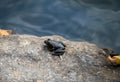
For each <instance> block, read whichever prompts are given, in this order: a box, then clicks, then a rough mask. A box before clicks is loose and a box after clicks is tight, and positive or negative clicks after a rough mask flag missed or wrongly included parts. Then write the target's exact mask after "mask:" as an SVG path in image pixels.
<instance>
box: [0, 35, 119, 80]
mask: <svg viewBox="0 0 120 82" xmlns="http://www.w3.org/2000/svg"><path fill="white" fill-rule="evenodd" d="M48 38H50V39H52V40H57V41H62V42H63V43H64V44H66V52H65V53H64V54H63V55H62V56H60V57H58V56H53V55H51V52H49V51H48V50H47V49H45V48H44V46H45V44H44V40H46V39H48ZM105 55H106V54H105V52H104V51H102V49H100V48H99V47H97V46H96V45H95V44H90V43H87V42H74V41H69V40H66V39H64V38H62V37H60V36H44V37H37V36H32V35H12V36H8V37H0V82H119V81H120V70H119V67H114V66H110V64H109V63H108V62H106V56H105Z"/></svg>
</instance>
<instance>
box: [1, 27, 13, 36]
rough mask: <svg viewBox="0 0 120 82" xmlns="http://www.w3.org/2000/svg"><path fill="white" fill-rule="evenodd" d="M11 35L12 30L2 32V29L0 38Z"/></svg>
mask: <svg viewBox="0 0 120 82" xmlns="http://www.w3.org/2000/svg"><path fill="white" fill-rule="evenodd" d="M11 34H13V31H12V30H2V29H0V36H9V35H11Z"/></svg>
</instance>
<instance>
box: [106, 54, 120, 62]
mask: <svg viewBox="0 0 120 82" xmlns="http://www.w3.org/2000/svg"><path fill="white" fill-rule="evenodd" d="M107 61H108V62H112V63H116V64H120V55H118V56H113V57H110V56H108V58H107Z"/></svg>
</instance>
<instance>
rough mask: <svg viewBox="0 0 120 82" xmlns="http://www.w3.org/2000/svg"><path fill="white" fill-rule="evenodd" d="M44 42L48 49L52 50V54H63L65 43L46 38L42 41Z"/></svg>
mask: <svg viewBox="0 0 120 82" xmlns="http://www.w3.org/2000/svg"><path fill="white" fill-rule="evenodd" d="M44 43H45V44H46V45H47V48H48V50H49V51H51V52H53V54H52V55H55V56H60V55H63V54H64V52H65V47H66V45H65V44H63V43H62V42H59V41H55V40H51V39H47V40H45V41H44Z"/></svg>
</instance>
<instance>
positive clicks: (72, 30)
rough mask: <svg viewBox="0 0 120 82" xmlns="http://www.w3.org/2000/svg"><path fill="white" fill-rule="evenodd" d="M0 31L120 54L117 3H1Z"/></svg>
mask: <svg viewBox="0 0 120 82" xmlns="http://www.w3.org/2000/svg"><path fill="white" fill-rule="evenodd" d="M0 28H1V29H12V30H14V31H15V32H16V33H17V34H31V35H37V36H45V35H61V36H63V37H65V38H67V39H70V40H75V41H88V42H91V43H95V44H97V45H99V46H101V47H111V48H113V49H114V50H115V51H116V52H119V53H120V51H119V50H120V0H1V2H0Z"/></svg>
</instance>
